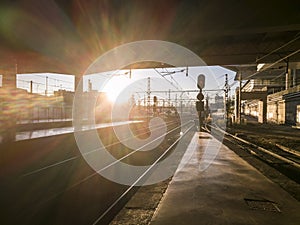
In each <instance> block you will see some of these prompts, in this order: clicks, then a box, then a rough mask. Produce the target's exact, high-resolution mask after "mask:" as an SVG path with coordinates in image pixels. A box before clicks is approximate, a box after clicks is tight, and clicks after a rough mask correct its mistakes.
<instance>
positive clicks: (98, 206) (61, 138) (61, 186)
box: [0, 120, 194, 225]
mask: <svg viewBox="0 0 300 225" xmlns="http://www.w3.org/2000/svg"><path fill="white" fill-rule="evenodd" d="M166 125H167V127H168V132H167V134H166V137H165V141H164V143H163V145H162V146H161V148H160V149H158V151H156V152H155V153H154V154H150V155H149V156H148V157H149V158H153V159H152V161H153V162H152V163H151V165H150V164H146V165H148V166H149V165H150V167H149V168H150V169H149V170H147V171H145V173H144V174H142V175H141V177H140V178H138V179H137V180H136V182H139V181H140V180H144V179H146V178H147V175H148V174H150V173H152V172H153V171H152V168H153V167H155V165H156V164H157V163H158V162H159V161H160V160H162V159H163V158H165V157H167V156H168V154H169V153H170V152H172V149H173V148H174V146H176V145H177V143H178V141H179V140H180V139H182V138H183V137H185V136H186V133H188V131H189V130H190V129H192V128H193V127H194V122H193V121H187V122H186V123H184V124H182V125H180V126H178V125H179V123H178V121H176V120H170V121H166ZM145 127H146V126H144V125H142V126H137V127H136V130H135V134H136V136H143V135H146V136H147V135H148V133H149V131H148V130H147V129H145ZM161 128H162V126H160V125H158V126H156V127H152V130H151V131H152V132H155V131H157V130H160V129H161ZM180 131H183V133H182V134H180ZM100 132H102V131H100ZM103 133H104V134H106V135H107V130H104V131H103ZM103 133H102V134H103ZM187 136H188V135H187ZM129 138H131V137H130V136H128V137H127V138H126V139H129ZM54 141H55V142H57V143H61V144H60V145H59V146H57V147H56V148H54V146H53V145H50V143H54ZM122 141H123V140H117V138H113V139H111V140H110V141H109V142H107V143H109V144H108V145H105V147H106V148H112V149H113V150H114V151H124V153H122V155H121V156H120V157H115V158H116V160H117V161H126V159H128V158H131V157H132V158H131V159H130V160H131V161H133V160H134V159H135V158H134V156H135V155H136V154H139V153H140V151H135V150H131V151H127V150H126V148H125V147H124V146H123V145H122ZM47 143H48V144H47ZM63 143H68V145H64V144H63ZM12 145H13V147H12V148H14V149H18V150H15V151H16V153H19V152H24V151H26V152H27V154H30V155H28V157H31V156H33V157H39V158H36V160H35V161H28V163H27V164H24V165H25V166H20V169H19V168H18V169H17V170H8V169H7V170H6V171H7V172H6V173H3V174H2V178H1V180H0V181H1V182H0V193H1V194H0V197H1V199H2V200H3V201H2V202H1V203H0V208H1V209H2V212H1V214H0V216H1V215H2V216H3V218H2V221H3V223H5V224H12V225H15V224H49V225H50V224H51V225H53V224H66V225H67V224H74V223H76V224H82V225H85V224H108V223H109V221H110V220H111V219H112V218H113V217H114V215H115V214H116V213H117V212H118V211H119V210H120V209H122V207H123V206H124V205H125V204H126V202H127V201H128V200H129V199H130V198H131V196H132V195H133V194H134V193H135V191H136V190H137V189H138V188H137V187H135V183H136V182H135V183H134V184H133V185H131V186H125V185H121V184H117V183H114V182H111V181H108V180H107V179H105V178H104V177H101V176H99V175H98V171H93V170H92V169H91V168H89V167H88V166H87V163H86V162H85V161H84V160H83V157H82V156H81V155H80V154H79V152H78V150H76V146H75V142H74V141H73V137H72V134H68V135H57V136H55V137H49V138H48V137H47V138H42V139H35V140H32V141H25V142H24V143H21V142H16V143H13V144H12ZM33 146H34V148H35V149H34V150H33V149H31V148H32V147H33ZM40 146H43V148H44V149H41V148H40ZM29 149H30V151H29ZM95 151H96V149H95ZM29 152H30V153H29ZM93 152H94V150H92V151H91V152H88V153H87V154H91V156H92V154H93ZM150 152H151V151H150ZM39 154H40V156H39ZM159 154H160V155H159ZM10 155H11V154H10ZM12 156H14V157H15V156H16V157H18V154H13V155H12ZM41 156H42V157H41ZM154 157H156V158H154ZM7 159H9V161H7V163H10V162H11V163H10V164H7V165H10V167H11V168H14V161H15V160H14V159H13V158H12V159H10V158H7ZM130 160H129V161H130ZM114 164H115V163H111V164H110V165H107V168H110V167H113V166H114ZM1 166H3V167H5V166H4V165H3V164H2V165H1ZM102 169H103V170H105V169H106V168H102ZM91 188H92V189H93V190H92V191H91ZM24 193H25V194H26V195H24ZM77 193H78V194H79V193H80V194H79V195H78V194H77ZM23 196H26V198H25V197H23ZM90 206H91V207H90ZM2 216H1V217H2Z"/></svg>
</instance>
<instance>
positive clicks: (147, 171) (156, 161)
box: [93, 121, 195, 225]
mask: <svg viewBox="0 0 300 225" xmlns="http://www.w3.org/2000/svg"><path fill="white" fill-rule="evenodd" d="M189 124H192V125H189ZM187 125H189V126H188V127H187V128H186V129H185V131H184V132H183V133H182V134H181V135H180V136H179V137H178V138H177V139H176V140H175V141H174V142H173V144H171V145H170V146H169V147H168V148H167V149H166V150H165V151H163V153H162V154H161V155H160V156H159V157H158V158H157V159H156V160H155V161H154V162H153V163H152V164H151V165H150V166H149V167H148V169H147V170H145V171H144V173H143V174H142V175H141V176H140V177H138V178H137V179H136V181H135V182H134V183H133V184H132V185H131V186H129V187H128V188H127V189H126V190H125V191H124V192H123V193H122V194H121V195H120V197H119V198H117V199H116V200H115V201H114V202H113V203H112V204H111V205H110V206H109V207H108V208H107V209H106V210H105V211H104V213H102V214H101V215H100V216H99V217H98V218H97V219H96V220H95V221H94V223H93V225H97V224H100V223H101V220H102V219H103V218H104V217H105V216H106V215H107V214H108V213H109V212H110V211H111V210H112V209H113V208H114V207H115V206H116V205H117V204H118V203H119V202H120V201H122V199H123V198H125V197H126V195H127V194H128V193H129V192H130V191H131V190H132V189H133V188H134V187H135V186H136V185H137V183H138V182H139V181H141V180H142V179H145V177H146V176H147V175H149V174H151V170H152V169H153V168H154V167H155V166H156V165H157V164H158V163H159V162H160V161H161V160H162V159H163V158H164V157H165V156H166V155H167V154H169V152H170V151H171V150H172V149H173V148H174V146H176V145H177V143H178V142H179V141H180V140H181V139H182V138H183V137H184V136H185V135H186V134H187V133H188V132H189V131H190V130H191V129H192V128H193V127H194V126H195V125H194V121H188V122H187V123H185V124H183V125H180V126H178V127H176V128H174V130H175V129H178V128H182V127H186V126H187Z"/></svg>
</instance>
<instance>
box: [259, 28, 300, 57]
mask: <svg viewBox="0 0 300 225" xmlns="http://www.w3.org/2000/svg"><path fill="white" fill-rule="evenodd" d="M299 38H300V32H298V33H297V34H296V37H295V38H294V39H292V40H290V41H288V42H287V43H285V44H283V45H282V46H280V47H278V48H276V49H274V50H273V51H271V52H269V53H268V54H266V55H264V56H262V57H260V58H258V59H256V62H257V63H258V62H259V61H260V60H262V59H264V58H266V57H267V56H269V55H271V54H273V53H274V52H277V51H278V50H280V49H282V48H284V47H286V46H288V45H289V44H291V43H293V42H294V41H296V40H298V39H299Z"/></svg>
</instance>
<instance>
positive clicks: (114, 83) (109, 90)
mask: <svg viewBox="0 0 300 225" xmlns="http://www.w3.org/2000/svg"><path fill="white" fill-rule="evenodd" d="M129 83H130V81H129V80H128V79H126V78H123V77H113V78H112V79H111V80H109V81H108V82H107V84H106V85H105V87H104V89H103V91H104V92H105V93H106V95H107V98H108V99H109V101H111V102H115V101H116V100H117V98H118V96H119V94H120V93H121V91H122V90H123V89H124V88H125V87H126V86H127V85H128V84H129Z"/></svg>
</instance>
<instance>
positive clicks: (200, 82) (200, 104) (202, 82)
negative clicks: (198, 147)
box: [196, 74, 205, 131]
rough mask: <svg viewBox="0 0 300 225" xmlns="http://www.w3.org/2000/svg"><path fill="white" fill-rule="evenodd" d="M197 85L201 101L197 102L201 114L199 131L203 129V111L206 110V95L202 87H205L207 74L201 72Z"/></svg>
mask: <svg viewBox="0 0 300 225" xmlns="http://www.w3.org/2000/svg"><path fill="white" fill-rule="evenodd" d="M197 87H198V88H199V94H198V95H197V99H198V100H199V101H197V102H196V110H197V111H198V115H199V131H201V126H202V112H203V111H204V101H203V99H204V95H203V93H202V89H203V88H204V87H205V76H204V75H203V74H200V75H199V76H198V80H197Z"/></svg>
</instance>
